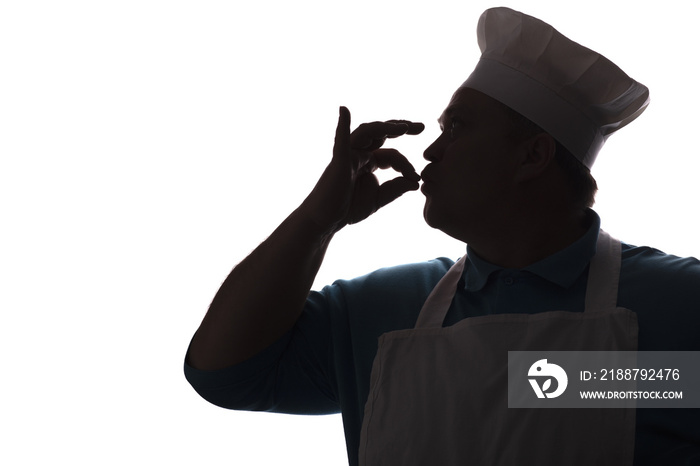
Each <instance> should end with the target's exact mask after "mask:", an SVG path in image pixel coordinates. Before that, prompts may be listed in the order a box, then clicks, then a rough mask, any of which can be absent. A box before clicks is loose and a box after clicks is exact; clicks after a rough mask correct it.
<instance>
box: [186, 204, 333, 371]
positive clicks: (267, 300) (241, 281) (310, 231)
mask: <svg viewBox="0 0 700 466" xmlns="http://www.w3.org/2000/svg"><path fill="white" fill-rule="evenodd" d="M331 238H332V234H328V233H324V232H323V231H322V230H321V229H320V228H319V227H317V226H316V225H315V224H314V223H313V222H312V221H311V220H310V218H309V217H308V216H307V215H305V214H304V208H303V207H301V208H299V209H297V210H295V211H294V212H293V213H292V214H291V215H290V216H289V217H287V219H286V220H285V221H284V222H282V224H281V225H280V226H279V227H278V228H277V229H276V230H275V231H274V232H273V233H272V235H270V237H269V238H268V239H267V240H265V241H264V242H263V243H261V244H260V246H258V247H257V248H256V249H255V250H254V251H253V252H252V253H251V254H250V255H249V256H248V257H247V258H246V259H245V260H243V262H241V263H240V264H239V265H237V266H236V267H235V268H234V269H233V271H232V272H231V273H230V274H229V276H228V278H226V280H225V281H224V283H223V284H222V285H221V288H220V289H219V291H218V293H217V294H216V296H215V297H214V300H213V301H212V304H211V306H210V308H209V311H208V312H207V314H206V316H205V318H204V320H203V321H202V324H201V325H200V327H199V329H198V330H197V333H196V334H195V337H194V339H193V340H192V344H191V346H190V351H189V354H188V362H189V364H190V365H191V366H193V367H195V368H197V369H203V370H214V369H221V368H224V367H228V366H231V365H233V364H236V363H239V362H242V361H245V360H246V359H248V358H250V357H251V356H254V355H255V354H257V353H258V352H260V351H261V350H263V349H265V348H267V347H268V346H270V345H271V344H272V343H274V342H275V341H276V340H277V339H279V338H280V337H281V336H282V335H284V334H285V333H286V332H287V331H289V330H290V329H291V328H292V327H293V325H294V323H295V322H296V321H297V319H298V318H299V316H300V315H301V312H302V310H303V308H304V303H305V302H306V297H307V296H308V293H309V290H310V289H311V285H312V284H313V281H314V278H315V277H316V273H317V272H318V269H319V268H320V266H321V263H322V261H323V256H324V254H325V252H326V249H327V247H328V243H329V242H330V240H331Z"/></svg>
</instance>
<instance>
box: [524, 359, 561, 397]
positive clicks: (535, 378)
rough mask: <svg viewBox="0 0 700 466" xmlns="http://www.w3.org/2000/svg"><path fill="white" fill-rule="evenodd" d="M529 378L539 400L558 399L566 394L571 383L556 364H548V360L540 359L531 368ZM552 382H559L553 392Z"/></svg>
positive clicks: (528, 373)
mask: <svg viewBox="0 0 700 466" xmlns="http://www.w3.org/2000/svg"><path fill="white" fill-rule="evenodd" d="M527 376H528V380H529V381H530V385H532V389H533V390H534V391H535V394H536V395H537V398H556V397H558V396H559V395H561V394H562V393H564V390H566V386H567V384H568V383H569V378H568V377H567V376H566V371H564V369H562V368H561V367H560V366H557V365H556V364H552V363H548V362H547V360H546V359H540V360H539V361H536V362H535V363H534V364H533V365H532V366H530V370H529V371H528V372H527ZM552 380H556V382H557V384H556V387H555V388H554V389H553V390H552ZM540 381H542V385H540Z"/></svg>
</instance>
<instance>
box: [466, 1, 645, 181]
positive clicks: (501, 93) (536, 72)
mask: <svg viewBox="0 0 700 466" xmlns="http://www.w3.org/2000/svg"><path fill="white" fill-rule="evenodd" d="M477 38H478V41H479V48H480V49H481V59H480V60H479V62H478V64H477V66H476V69H475V70H474V71H473V73H472V74H471V75H470V76H469V78H468V79H467V80H466V81H465V82H464V84H462V87H469V88H472V89H476V90H477V91H480V92H482V93H484V94H486V95H488V96H490V97H492V98H494V99H496V100H498V101H500V102H501V103H503V104H505V105H507V106H508V107H510V108H512V109H513V110H515V111H516V112H518V113H520V114H521V115H523V116H524V117H525V118H528V119H529V120H531V121H532V122H533V123H535V124H536V125H538V126H539V127H540V128H542V129H543V130H544V131H546V132H548V133H549V134H551V135H552V137H554V138H555V139H556V140H557V141H559V142H560V143H561V144H562V145H563V146H564V147H566V148H567V149H568V150H569V151H570V152H571V153H572V154H573V155H574V156H576V158H577V159H579V160H580V161H581V162H582V163H583V164H584V165H585V166H586V167H588V168H589V169H590V168H591V166H592V165H593V162H594V161H595V159H596V156H597V155H598V151H600V149H601V147H603V144H604V143H605V140H606V139H607V138H608V136H610V135H611V134H612V133H614V132H615V131H617V130H618V129H620V128H622V127H623V126H625V125H627V124H628V123H630V122H631V121H632V120H634V119H635V118H637V117H638V116H639V115H641V113H642V112H643V111H644V110H645V109H646V107H647V105H649V89H647V88H646V86H644V85H643V84H640V83H638V82H637V81H635V80H633V79H632V78H630V77H629V76H627V75H626V74H625V72H624V71H622V70H621V69H620V68H618V67H617V65H615V64H614V63H613V62H611V61H610V60H608V59H607V58H605V57H604V56H602V55H600V54H599V53H596V52H594V51H592V50H590V49H588V48H586V47H583V46H581V45H579V44H577V43H576V42H574V41H572V40H570V39H568V38H566V37H564V36H563V35H562V34H561V33H559V32H558V31H557V30H556V29H554V28H553V27H552V26H550V25H549V24H547V23H545V22H543V21H540V20H539V19H537V18H533V17H532V16H528V15H525V14H523V13H520V12H517V11H513V10H511V9H509V8H492V9H489V10H486V11H485V12H484V13H483V14H482V15H481V18H479V25H478V26H477Z"/></svg>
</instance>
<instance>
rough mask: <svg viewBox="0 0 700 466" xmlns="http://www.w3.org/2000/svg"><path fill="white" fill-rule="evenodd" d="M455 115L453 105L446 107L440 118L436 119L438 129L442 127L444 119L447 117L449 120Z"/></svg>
mask: <svg viewBox="0 0 700 466" xmlns="http://www.w3.org/2000/svg"><path fill="white" fill-rule="evenodd" d="M455 113H456V108H455V106H454V105H451V106H449V107H447V108H446V109H445V110H444V111H443V112H442V115H440V116H439V117H438V119H437V122H438V125H440V128H442V126H443V118H444V117H447V118H448V119H449V118H453V117H454V114H455Z"/></svg>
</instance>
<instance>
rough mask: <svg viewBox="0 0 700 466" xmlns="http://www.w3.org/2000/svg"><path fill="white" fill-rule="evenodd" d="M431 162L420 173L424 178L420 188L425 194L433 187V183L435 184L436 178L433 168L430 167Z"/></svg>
mask: <svg viewBox="0 0 700 466" xmlns="http://www.w3.org/2000/svg"><path fill="white" fill-rule="evenodd" d="M429 167H430V164H428V166H427V167H426V168H424V169H423V171H422V172H421V174H420V177H421V179H422V180H423V185H422V186H421V187H420V190H421V192H422V193H423V194H426V193H427V191H429V190H430V189H431V186H430V185H432V184H434V182H435V181H434V179H433V177H432V173H431V169H429Z"/></svg>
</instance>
